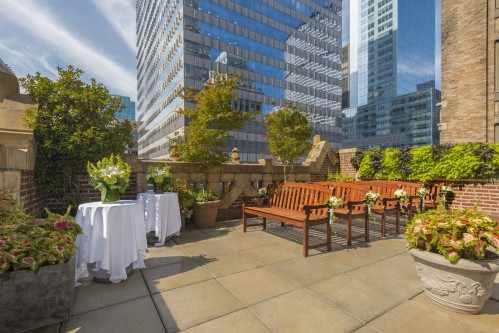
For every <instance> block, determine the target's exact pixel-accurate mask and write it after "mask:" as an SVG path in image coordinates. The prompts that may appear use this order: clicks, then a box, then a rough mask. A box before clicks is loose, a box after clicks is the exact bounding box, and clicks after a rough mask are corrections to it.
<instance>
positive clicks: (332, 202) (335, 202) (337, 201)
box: [327, 195, 343, 224]
mask: <svg viewBox="0 0 499 333" xmlns="http://www.w3.org/2000/svg"><path fill="white" fill-rule="evenodd" d="M327 205H328V207H329V224H333V223H334V210H335V209H336V208H340V207H341V206H343V200H341V198H338V197H335V196H334V195H333V196H332V197H331V198H329V200H328V201H327Z"/></svg>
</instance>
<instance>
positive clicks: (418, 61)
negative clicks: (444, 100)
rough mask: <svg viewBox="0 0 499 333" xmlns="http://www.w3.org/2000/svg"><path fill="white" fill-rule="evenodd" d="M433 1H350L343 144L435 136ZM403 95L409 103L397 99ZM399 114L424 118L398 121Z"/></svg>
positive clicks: (383, 143) (397, 141)
mask: <svg viewBox="0 0 499 333" xmlns="http://www.w3.org/2000/svg"><path fill="white" fill-rule="evenodd" d="M435 1H436V0H418V1H411V0H351V1H350V3H349V6H348V7H349V8H348V9H349V14H348V19H349V20H350V22H349V36H348V49H349V64H348V65H349V72H350V75H349V78H348V81H349V86H350V89H349V105H348V106H347V107H346V108H344V110H343V113H344V116H345V117H344V119H343V128H344V134H345V140H344V141H343V144H344V146H346V147H352V146H353V147H357V146H360V147H367V146H407V145H414V144H422V143H436V142H435V140H438V135H437V134H435V127H436V124H437V123H438V117H437V114H438V110H437V104H438V102H439V98H440V93H439V92H438V91H437V89H436V87H435V84H434V83H435V76H436V75H435V73H436V68H435V67H436V66H435V59H436V53H435V44H436V42H435V36H436V23H435V22H436V9H435ZM345 15H347V14H345ZM345 47H347V46H345ZM425 82H430V83H429V84H428V83H427V84H424V83H425ZM423 92H424V93H423ZM416 100H418V101H419V102H417V103H419V104H417V105H416V104H414V103H415V101H416ZM403 101H405V102H406V103H408V104H407V105H405V106H403V105H401V103H402V102H403ZM423 105H424V107H423ZM401 110H404V111H403V112H402V111H401ZM411 110H413V111H411ZM407 112H409V113H410V112H414V113H415V114H413V115H411V114H406V113H407ZM402 114H404V116H402ZM401 119H406V120H407V121H412V120H411V119H426V122H423V123H421V122H420V121H419V120H418V121H417V124H418V125H417V126H414V124H415V123H414V124H401V123H400V121H401ZM422 126H423V127H425V130H421V127H422ZM416 127H417V130H416ZM422 132H424V133H426V134H425V135H424V136H423V138H424V139H421V133H422Z"/></svg>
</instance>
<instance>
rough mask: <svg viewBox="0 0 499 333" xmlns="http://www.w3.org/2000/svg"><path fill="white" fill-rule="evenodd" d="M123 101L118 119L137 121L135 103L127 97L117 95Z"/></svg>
mask: <svg viewBox="0 0 499 333" xmlns="http://www.w3.org/2000/svg"><path fill="white" fill-rule="evenodd" d="M115 97H119V98H120V99H121V108H120V111H119V112H118V114H117V115H116V117H117V118H118V119H120V120H129V121H135V102H134V101H132V100H131V99H130V97H127V96H119V95H115Z"/></svg>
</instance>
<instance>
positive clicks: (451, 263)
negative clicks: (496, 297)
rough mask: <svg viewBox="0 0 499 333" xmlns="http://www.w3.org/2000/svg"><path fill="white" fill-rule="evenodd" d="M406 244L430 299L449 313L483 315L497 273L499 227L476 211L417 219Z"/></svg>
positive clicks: (438, 211)
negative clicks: (449, 311) (449, 310)
mask: <svg viewBox="0 0 499 333" xmlns="http://www.w3.org/2000/svg"><path fill="white" fill-rule="evenodd" d="M406 239H407V241H408V244H409V248H410V253H411V255H412V256H413V258H414V261H415V263H416V270H417V273H418V275H419V277H420V278H421V281H422V283H423V286H424V289H425V293H426V295H427V296H428V297H429V298H430V299H431V300H433V301H434V302H435V303H437V304H440V305H442V306H444V307H445V308H447V309H451V310H454V311H458V312H462V313H471V314H475V313H479V312H480V310H481V309H482V308H483V306H484V305H485V303H486V302H487V300H488V299H489V297H490V295H491V293H492V288H493V285H494V280H495V277H496V275H497V273H498V272H499V257H498V254H497V250H498V249H499V225H498V223H497V222H496V221H495V220H492V219H491V218H489V217H487V216H485V215H483V214H482V213H479V212H478V211H476V210H457V211H452V212H449V211H447V210H445V209H443V208H439V209H436V210H432V211H428V212H425V213H421V214H418V215H416V216H415V217H414V219H412V220H411V222H410V223H409V225H408V226H407V231H406Z"/></svg>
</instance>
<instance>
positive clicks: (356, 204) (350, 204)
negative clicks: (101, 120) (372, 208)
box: [347, 200, 366, 208]
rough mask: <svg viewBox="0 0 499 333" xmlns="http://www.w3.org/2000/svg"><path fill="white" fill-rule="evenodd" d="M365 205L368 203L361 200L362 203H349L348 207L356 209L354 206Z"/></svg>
mask: <svg viewBox="0 0 499 333" xmlns="http://www.w3.org/2000/svg"><path fill="white" fill-rule="evenodd" d="M365 204H366V203H365V202H364V200H360V201H347V207H348V208H350V207H354V206H363V205H365Z"/></svg>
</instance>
